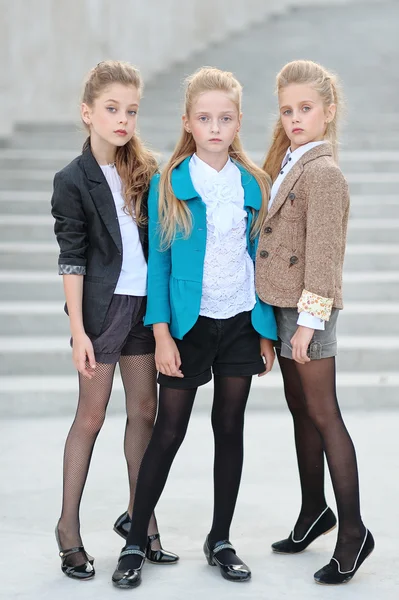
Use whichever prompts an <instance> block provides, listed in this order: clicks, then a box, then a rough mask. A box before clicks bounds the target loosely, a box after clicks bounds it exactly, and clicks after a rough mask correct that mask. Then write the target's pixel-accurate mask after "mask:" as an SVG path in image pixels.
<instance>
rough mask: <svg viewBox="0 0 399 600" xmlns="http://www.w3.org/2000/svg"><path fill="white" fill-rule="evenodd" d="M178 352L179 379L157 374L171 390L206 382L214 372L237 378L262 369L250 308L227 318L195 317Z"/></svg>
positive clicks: (179, 342) (261, 371)
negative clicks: (192, 325) (180, 372)
mask: <svg viewBox="0 0 399 600" xmlns="http://www.w3.org/2000/svg"><path fill="white" fill-rule="evenodd" d="M175 342H176V345H177V348H178V350H179V352H180V359H181V367H180V369H181V371H182V373H183V375H184V377H183V378H179V377H169V376H168V375H163V374H162V373H159V375H158V383H159V384H160V385H163V386H165V387H169V388H175V389H191V388H196V387H198V386H200V385H204V384H205V383H208V381H210V380H211V379H212V371H213V372H214V373H215V374H216V375H224V376H226V377H241V376H251V375H257V374H258V373H263V372H264V371H265V365H264V362H263V359H262V357H261V355H260V337H259V334H258V333H257V332H256V331H255V329H254V328H253V326H252V322H251V311H248V312H243V313H240V314H238V315H236V316H234V317H230V319H209V318H208V317H201V316H200V317H198V320H197V322H196V323H195V325H194V327H193V328H192V329H190V331H189V332H188V333H186V335H185V336H184V337H183V339H182V340H177V339H175Z"/></svg>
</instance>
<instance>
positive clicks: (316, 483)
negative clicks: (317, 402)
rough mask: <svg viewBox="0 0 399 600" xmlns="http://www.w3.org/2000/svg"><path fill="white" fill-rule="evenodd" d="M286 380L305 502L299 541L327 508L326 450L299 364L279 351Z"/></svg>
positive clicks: (296, 533) (296, 531) (297, 531)
mask: <svg viewBox="0 0 399 600" xmlns="http://www.w3.org/2000/svg"><path fill="white" fill-rule="evenodd" d="M277 357H278V361H279V364H280V369H281V373H282V376H283V381H284V392H285V398H286V401H287V404H288V408H289V410H290V412H291V415H292V419H293V422H294V432H295V447H296V454H297V460H298V469H299V478H300V482H301V493H302V505H301V511H300V513H299V517H298V520H297V522H296V524H295V527H294V538H295V539H296V540H300V539H302V538H303V536H304V535H305V534H306V532H307V531H308V530H309V527H310V526H311V525H312V523H314V522H315V520H316V519H317V517H318V516H319V515H320V514H321V513H322V511H323V510H324V509H325V507H326V505H327V502H326V499H325V495H324V450H323V444H322V440H321V437H320V434H319V432H318V430H317V429H316V427H315V426H314V424H313V422H312V420H311V418H310V417H309V415H308V411H307V407H306V400H305V396H304V392H303V389H302V384H301V379H300V377H299V374H298V371H297V368H296V364H295V362H294V361H293V360H291V359H289V358H284V357H283V356H281V353H280V351H277Z"/></svg>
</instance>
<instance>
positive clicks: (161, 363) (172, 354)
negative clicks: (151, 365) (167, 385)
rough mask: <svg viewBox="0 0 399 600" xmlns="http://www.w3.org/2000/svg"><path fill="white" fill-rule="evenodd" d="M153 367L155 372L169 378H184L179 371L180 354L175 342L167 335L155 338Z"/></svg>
mask: <svg viewBox="0 0 399 600" xmlns="http://www.w3.org/2000/svg"><path fill="white" fill-rule="evenodd" d="M155 341H156V345H155V365H156V368H157V370H158V371H159V372H160V373H162V374H163V375H168V376H169V377H184V375H183V373H182V372H181V370H180V365H181V360H180V353H179V351H178V349H177V346H176V342H175V341H174V339H173V338H172V336H171V335H170V334H169V333H168V334H167V335H163V336H162V337H156V338H155Z"/></svg>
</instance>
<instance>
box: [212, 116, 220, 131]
mask: <svg viewBox="0 0 399 600" xmlns="http://www.w3.org/2000/svg"><path fill="white" fill-rule="evenodd" d="M211 131H212V133H217V132H218V131H219V121H218V119H213V120H212V124H211Z"/></svg>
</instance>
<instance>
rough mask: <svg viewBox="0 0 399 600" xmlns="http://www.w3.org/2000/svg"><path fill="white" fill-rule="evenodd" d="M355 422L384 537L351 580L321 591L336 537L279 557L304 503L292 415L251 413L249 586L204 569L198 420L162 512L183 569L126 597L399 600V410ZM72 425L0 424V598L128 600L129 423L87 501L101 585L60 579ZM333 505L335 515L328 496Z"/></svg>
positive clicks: (206, 447) (204, 440) (97, 466)
mask: <svg viewBox="0 0 399 600" xmlns="http://www.w3.org/2000/svg"><path fill="white" fill-rule="evenodd" d="M55 401H56V400H55ZM346 417H347V424H348V426H349V428H350V430H351V433H352V436H353V438H354V441H355V444H356V447H357V452H358V456H359V465H360V475H361V489H362V503H363V517H364V520H365V522H366V524H367V525H368V526H369V527H370V529H371V530H372V531H373V533H374V536H375V538H376V550H375V552H374V553H373V555H372V556H371V557H370V559H369V560H367V561H366V563H365V565H364V568H362V569H361V571H359V573H358V575H357V576H356V578H355V579H354V580H353V581H352V582H351V583H349V584H348V585H346V586H341V587H339V588H328V589H327V588H325V587H321V586H318V585H316V584H314V583H313V579H312V575H313V573H314V572H315V571H316V570H317V569H318V568H320V567H321V566H322V565H324V564H325V563H326V562H328V561H329V559H330V556H331V553H332V551H333V547H334V543H335V535H334V533H332V534H330V535H328V536H326V537H323V538H322V539H321V540H319V541H317V542H315V543H314V545H313V547H312V548H311V549H310V550H308V551H306V552H304V553H303V554H300V555H298V556H296V557H289V556H288V557H284V556H281V555H273V554H272V553H271V552H270V543H271V542H273V541H275V540H276V539H278V538H279V537H282V536H285V535H286V534H288V532H289V530H290V527H291V526H292V524H293V522H294V520H295V517H296V512H297V509H298V502H299V495H298V488H299V485H298V481H297V474H296V465H295V456H294V449H293V437H292V427H291V420H290V417H289V415H288V412H286V413H265V412H256V411H251V412H249V413H248V417H247V422H246V462H245V470H244V477H243V482H242V488H241V493H240V497H239V502H238V506H237V510H236V515H235V520H234V526H233V528H232V531H231V538H232V540H233V542H234V543H235V544H236V545H237V548H238V549H239V552H240V555H241V556H242V557H243V558H244V559H245V560H246V561H247V562H248V564H249V565H250V566H251V568H252V571H253V580H252V582H250V583H249V584H245V585H244V584H243V585H242V586H238V585H235V584H231V583H229V582H226V581H224V580H223V579H222V578H221V577H220V576H219V575H218V573H217V571H216V569H210V568H209V567H208V566H207V564H206V563H205V560H204V557H203V554H202V550H201V546H202V543H203V539H204V537H205V535H206V533H207V531H208V528H209V525H210V518H211V498H212V490H211V484H212V482H211V463H212V438H211V431H210V425H209V417H208V415H206V414H204V412H197V413H196V414H194V417H193V419H192V422H191V425H190V428H189V432H188V434H187V439H186V441H185V443H184V445H183V447H182V448H181V451H180V454H179V455H178V457H177V459H176V462H175V464H174V466H173V469H172V472H171V475H170V479H169V482H168V484H167V487H166V490H165V493H164V496H163V498H162V499H161V501H160V505H159V508H158V511H157V514H158V518H159V522H160V527H161V532H162V536H163V540H164V544H165V547H166V548H169V549H171V550H174V551H176V552H178V554H179V555H180V556H181V562H180V564H179V565H178V566H175V567H169V568H166V567H164V568H162V567H155V566H153V565H148V566H146V567H145V572H144V583H143V585H142V586H141V588H140V589H138V590H132V591H130V592H126V594H127V595H129V593H130V594H131V596H134V597H137V598H162V599H163V600H169V599H170V600H172V599H173V600H183V599H186V598H187V599H190V600H203V598H205V597H207V598H209V600H216V598H217V599H218V600H224V599H227V598H232V597H234V598H245V599H249V598H251V599H254V600H255V599H256V600H261V599H262V600H263V599H264V598H265V599H267V600H280V599H283V598H287V599H288V598H289V599H290V600H291V599H292V598H295V600H312V599H314V598H317V599H319V598H326V599H328V600H330V599H335V598H339V599H340V600H354V599H355V598H356V599H358V598H361V599H362V600H380V599H384V600H396V598H397V597H398V590H399V574H398V573H399V560H398V555H397V542H396V539H397V535H398V530H397V525H396V516H397V498H398V495H399V484H398V479H397V477H396V474H397V472H398V442H397V431H398V428H399V413H398V412H385V413H363V412H361V411H359V410H357V411H356V412H349V413H347V415H346ZM69 425H70V421H69V419H66V418H60V419H41V420H15V421H5V422H3V424H2V426H1V431H0V480H1V481H2V489H1V492H0V506H1V509H0V511H1V512H0V518H1V521H0V538H1V545H0V573H1V576H0V581H1V585H0V598H1V599H4V600H9V599H10V600H11V598H17V599H18V600H28V599H29V600H39V599H40V600H55V599H56V600H66V599H68V600H70V598H71V597H72V596H73V597H75V599H78V598H79V600H80V599H81V600H89V599H94V598H96V599H97V600H102V599H105V598H111V597H113V595H114V594H118V593H121V594H123V592H120V591H119V590H114V589H113V587H112V584H111V583H110V577H111V574H112V571H113V569H114V567H115V564H116V557H117V555H118V552H119V551H120V548H121V540H120V538H118V537H117V536H116V535H115V534H114V533H113V532H112V527H111V526H112V523H113V521H114V519H115V518H116V516H118V515H119V514H120V513H121V512H123V510H125V502H126V497H125V493H126V492H127V490H126V487H127V486H126V475H125V466H124V462H123V457H122V449H121V440H122V430H123V425H124V423H123V419H122V418H121V417H120V416H115V417H110V418H109V419H108V420H107V421H106V424H105V426H104V430H103V432H102V434H101V436H100V438H99V441H98V445H97V447H96V449H95V453H94V457H93V464H92V470H91V473H90V477H89V480H88V484H87V489H86V492H85V495H84V498H83V507H82V532H83V536H84V543H85V544H86V547H87V549H88V550H89V551H90V553H91V554H93V555H94V556H95V557H96V569H97V575H96V577H95V579H94V580H93V581H89V582H85V583H80V582H75V581H72V580H69V579H67V578H66V577H65V576H64V575H63V574H62V573H61V571H60V568H59V563H60V560H59V558H58V556H57V549H56V544H55V540H54V537H53V533H52V532H53V528H54V525H55V522H56V519H57V517H58V510H59V507H60V494H61V459H62V448H63V443H64V437H65V435H66V433H67V430H68V428H69ZM328 498H329V499H330V501H331V502H332V504H331V505H332V506H334V504H333V496H332V493H331V490H330V489H329V491H328Z"/></svg>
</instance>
